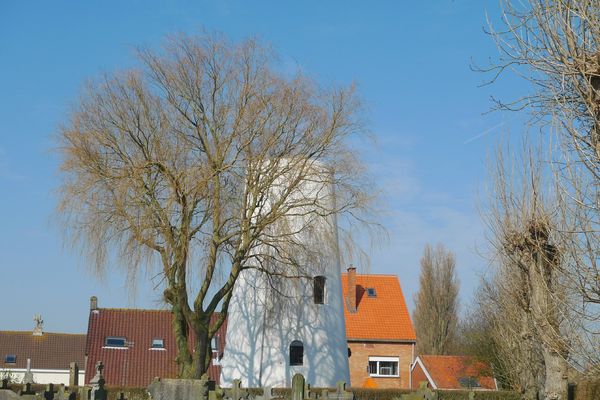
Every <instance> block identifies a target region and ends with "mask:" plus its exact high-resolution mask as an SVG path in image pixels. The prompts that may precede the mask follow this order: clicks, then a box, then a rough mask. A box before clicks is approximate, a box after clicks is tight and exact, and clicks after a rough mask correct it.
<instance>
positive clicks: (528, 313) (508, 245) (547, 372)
mask: <svg viewBox="0 0 600 400" xmlns="http://www.w3.org/2000/svg"><path fill="white" fill-rule="evenodd" d="M536 151H537V153H536ZM541 151H542V150H541V147H539V148H538V149H536V150H535V151H534V150H532V149H531V148H530V147H527V146H526V147H525V151H524V152H523V154H522V157H518V156H517V157H515V158H514V159H512V160H510V163H509V164H507V163H506V160H505V159H504V155H503V154H504V153H503V151H502V150H499V151H498V152H497V155H496V161H495V162H496V165H495V170H494V172H493V173H494V180H495V186H494V191H493V198H492V203H491V204H490V209H489V214H488V218H487V222H488V224H489V227H490V229H491V237H490V241H491V245H492V246H493V249H494V253H493V254H492V259H491V260H490V261H491V263H492V265H494V266H495V269H494V270H493V274H492V277H491V279H489V280H488V281H487V282H485V284H484V286H483V289H482V291H483V293H482V296H480V299H479V300H480V302H481V303H480V306H481V307H482V308H483V310H484V313H485V315H487V317H488V318H489V319H490V321H491V323H492V325H493V326H494V328H495V329H493V330H492V337H493V340H494V342H495V343H496V346H497V348H498V353H499V356H500V357H501V358H503V362H504V363H505V364H508V365H509V366H510V367H509V368H506V369H505V371H506V372H507V373H508V374H509V376H508V378H509V379H508V380H509V381H510V382H512V384H513V386H514V388H515V389H519V390H520V391H521V392H522V393H523V394H524V397H525V398H528V399H536V398H540V396H541V398H543V399H547V400H559V399H566V395H567V372H568V369H567V367H568V361H569V360H570V356H571V349H572V347H571V346H572V344H574V343H576V339H577V335H578V333H579V332H577V331H576V329H575V326H573V325H572V324H571V315H570V314H571V310H572V305H571V301H570V300H569V298H568V296H567V293H568V291H567V285H566V283H567V276H566V275H568V268H567V262H566V260H565V258H564V256H563V249H564V246H563V242H562V241H561V238H562V235H561V229H562V226H561V223H560V219H559V218H558V216H559V214H560V213H559V209H560V206H561V203H560V202H558V201H557V200H556V196H555V194H554V193H555V190H553V189H554V187H553V186H552V184H551V183H552V179H550V184H549V183H548V179H549V178H548V175H551V174H550V172H549V171H548V165H547V164H545V163H544V160H543V158H542V157H541ZM507 153H508V152H507ZM514 171H517V172H514ZM550 178H551V177H550Z"/></svg>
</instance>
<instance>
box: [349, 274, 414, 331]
mask: <svg viewBox="0 0 600 400" xmlns="http://www.w3.org/2000/svg"><path fill="white" fill-rule="evenodd" d="M367 288H374V289H375V292H376V297H369V296H368V295H367V293H366V289H367ZM347 290H348V274H342V293H343V296H344V297H343V298H344V315H345V317H346V336H347V338H348V340H360V339H364V340H384V341H411V342H414V341H416V335H415V330H414V328H413V325H412V321H411V319H410V315H409V313H408V309H407V308H406V302H405V301H404V295H403V294H402V289H401V288H400V282H399V281H398V277H396V276H394V275H360V274H356V304H357V307H356V308H357V310H356V312H354V313H351V312H349V311H348V307H347V305H346V301H345V299H346V294H347Z"/></svg>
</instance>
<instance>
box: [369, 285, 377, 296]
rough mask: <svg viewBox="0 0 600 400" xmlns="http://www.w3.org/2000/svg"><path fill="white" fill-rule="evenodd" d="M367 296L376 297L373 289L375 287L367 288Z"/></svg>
mask: <svg viewBox="0 0 600 400" xmlns="http://www.w3.org/2000/svg"><path fill="white" fill-rule="evenodd" d="M367 296H369V297H377V292H376V291H375V288H372V287H370V288H367Z"/></svg>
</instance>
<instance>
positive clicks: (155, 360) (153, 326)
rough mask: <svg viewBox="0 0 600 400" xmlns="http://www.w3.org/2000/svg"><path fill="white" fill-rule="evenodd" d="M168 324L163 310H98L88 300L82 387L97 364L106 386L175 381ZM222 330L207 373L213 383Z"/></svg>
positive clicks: (93, 301) (168, 315)
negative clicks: (100, 365) (157, 379)
mask: <svg viewBox="0 0 600 400" xmlns="http://www.w3.org/2000/svg"><path fill="white" fill-rule="evenodd" d="M213 317H215V318H216V315H213ZM171 321H172V316H171V312H170V311H167V310H141V309H119V308H98V306H97V299H96V297H95V296H94V297H92V298H91V301H90V316H89V322H88V335H87V342H86V345H85V354H86V356H87V365H86V374H85V383H86V384H87V383H89V382H90V380H91V379H92V378H93V376H94V373H95V364H96V362H97V361H102V362H103V363H104V371H103V373H104V378H105V379H106V384H107V385H109V386H129V387H146V386H148V384H150V382H151V381H152V380H153V379H154V378H155V377H162V378H175V377H176V376H177V364H176V362H175V357H176V356H177V349H176V347H175V337H174V335H173V331H172V325H171ZM225 329H226V323H225V324H223V326H222V327H221V329H220V330H219V331H218V332H217V334H216V335H215V338H214V341H213V350H214V351H213V363H212V364H211V366H210V367H209V371H208V374H209V377H210V379H212V380H214V381H217V382H218V379H219V375H220V373H221V368H220V366H219V365H218V362H219V359H220V355H221V354H222V351H223V350H222V349H223V346H224V344H225V343H224V341H225V334H224V333H225Z"/></svg>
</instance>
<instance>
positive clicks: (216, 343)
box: [210, 335, 219, 357]
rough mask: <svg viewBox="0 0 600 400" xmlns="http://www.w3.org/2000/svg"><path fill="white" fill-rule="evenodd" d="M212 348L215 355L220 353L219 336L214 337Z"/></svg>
mask: <svg viewBox="0 0 600 400" xmlns="http://www.w3.org/2000/svg"><path fill="white" fill-rule="evenodd" d="M210 347H212V352H213V353H218V352H219V335H215V336H213V338H212V340H211V342H210ZM213 357H214V355H213Z"/></svg>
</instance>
